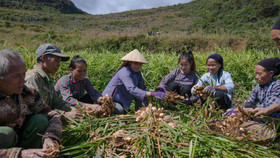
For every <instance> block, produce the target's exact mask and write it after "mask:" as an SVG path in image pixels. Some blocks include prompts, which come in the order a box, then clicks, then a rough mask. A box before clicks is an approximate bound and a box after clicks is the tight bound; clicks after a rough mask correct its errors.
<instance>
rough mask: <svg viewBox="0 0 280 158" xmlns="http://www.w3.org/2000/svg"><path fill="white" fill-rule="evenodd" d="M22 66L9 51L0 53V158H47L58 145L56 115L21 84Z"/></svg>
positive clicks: (33, 91)
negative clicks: (49, 151) (50, 151)
mask: <svg viewBox="0 0 280 158" xmlns="http://www.w3.org/2000/svg"><path fill="white" fill-rule="evenodd" d="M25 72H26V66H25V63H24V61H23V59H22V57H21V56H20V55H19V54H18V53H17V52H15V51H12V50H0V157H10V158H17V157H21V158H26V157H51V156H52V155H50V153H48V150H47V149H53V148H54V147H55V145H56V143H59V142H60V137H61V131H62V125H61V120H60V115H59V114H58V113H57V112H55V111H51V109H50V107H49V106H48V105H47V104H46V103H45V101H44V100H43V99H42V97H41V96H40V94H39V93H38V92H37V91H36V90H35V89H34V88H32V87H31V86H30V85H27V84H25V83H24V82H25V81H24V77H25Z"/></svg>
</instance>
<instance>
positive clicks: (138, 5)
mask: <svg viewBox="0 0 280 158" xmlns="http://www.w3.org/2000/svg"><path fill="white" fill-rule="evenodd" d="M190 1H191V0H72V2H74V3H75V5H76V6H77V7H78V8H80V9H81V10H83V11H85V12H87V13H89V14H109V13H116V12H123V11H128V10H135V9H149V8H157V7H160V6H167V5H174V4H179V3H187V2H190Z"/></svg>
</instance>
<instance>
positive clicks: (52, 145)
mask: <svg viewBox="0 0 280 158" xmlns="http://www.w3.org/2000/svg"><path fill="white" fill-rule="evenodd" d="M54 148H55V143H54V141H53V140H52V139H50V138H45V139H44V144H43V149H44V150H47V149H54Z"/></svg>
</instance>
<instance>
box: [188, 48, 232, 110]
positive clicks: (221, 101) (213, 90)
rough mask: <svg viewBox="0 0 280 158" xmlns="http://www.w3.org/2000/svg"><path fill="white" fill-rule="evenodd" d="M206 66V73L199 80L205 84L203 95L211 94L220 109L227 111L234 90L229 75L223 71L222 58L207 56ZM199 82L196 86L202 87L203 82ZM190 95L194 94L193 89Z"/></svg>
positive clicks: (217, 55)
mask: <svg viewBox="0 0 280 158" xmlns="http://www.w3.org/2000/svg"><path fill="white" fill-rule="evenodd" d="M206 66H207V69H208V73H206V74H204V75H203V76H202V77H201V80H202V81H203V82H204V83H205V84H207V85H208V86H207V85H205V86H207V87H205V88H204V90H203V91H204V93H208V94H213V97H214V98H217V99H216V102H217V104H218V106H220V108H221V109H224V110H226V109H228V108H229V107H231V105H232V103H233V102H232V96H231V94H232V92H233V90H234V84H233V81H232V78H231V75H230V73H228V72H226V71H223V67H224V64H223V58H222V56H221V55H220V54H218V53H215V54H211V55H209V56H208V58H207V60H206ZM201 80H199V81H198V83H197V84H196V86H202V85H203V82H202V81H201ZM192 93H193V94H196V92H195V91H194V88H192Z"/></svg>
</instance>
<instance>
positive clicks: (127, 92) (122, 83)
mask: <svg viewBox="0 0 280 158" xmlns="http://www.w3.org/2000/svg"><path fill="white" fill-rule="evenodd" d="M139 85H143V87H144V88H143V89H140V88H138V87H139ZM113 92H115V93H114V94H113ZM146 93H147V91H146V87H145V85H144V79H143V77H142V74H141V72H140V71H138V72H134V71H133V70H132V69H131V68H130V67H129V66H126V67H123V68H121V69H120V70H119V71H118V72H117V73H116V74H115V76H114V77H113V78H112V79H111V81H110V82H109V84H108V85H107V86H106V88H105V90H104V91H103V93H102V95H103V96H105V95H106V94H108V95H110V96H112V95H113V100H114V101H115V102H118V103H120V104H121V105H122V106H123V107H124V108H125V109H126V110H128V109H129V107H130V104H131V102H132V100H133V98H134V97H136V98H137V99H139V100H144V97H145V95H146Z"/></svg>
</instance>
